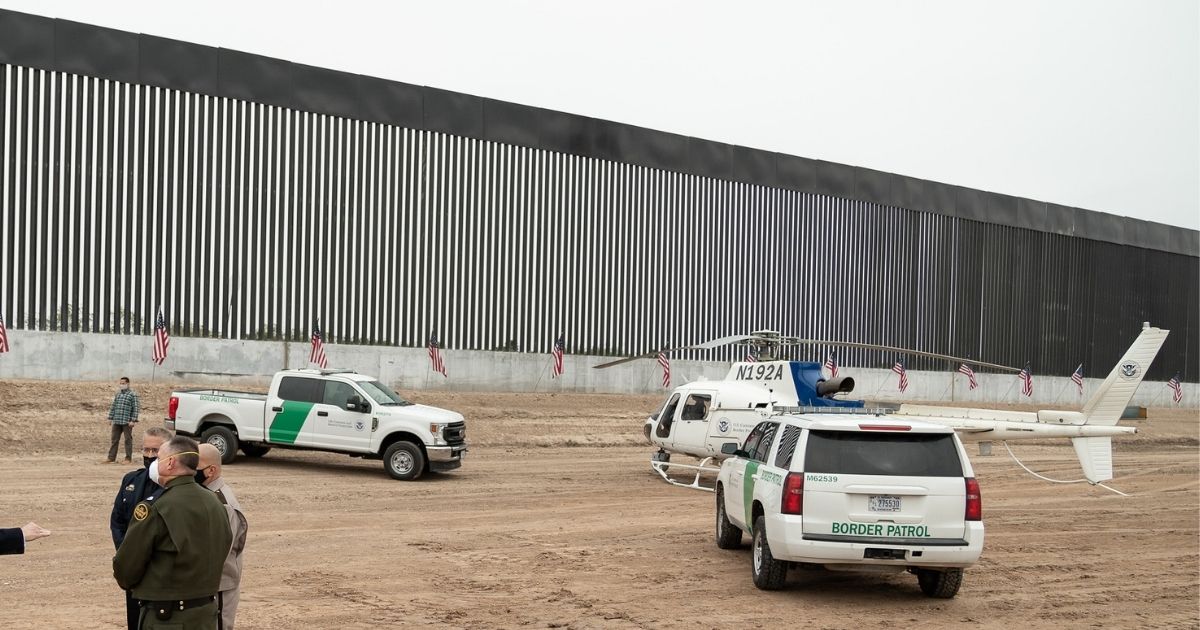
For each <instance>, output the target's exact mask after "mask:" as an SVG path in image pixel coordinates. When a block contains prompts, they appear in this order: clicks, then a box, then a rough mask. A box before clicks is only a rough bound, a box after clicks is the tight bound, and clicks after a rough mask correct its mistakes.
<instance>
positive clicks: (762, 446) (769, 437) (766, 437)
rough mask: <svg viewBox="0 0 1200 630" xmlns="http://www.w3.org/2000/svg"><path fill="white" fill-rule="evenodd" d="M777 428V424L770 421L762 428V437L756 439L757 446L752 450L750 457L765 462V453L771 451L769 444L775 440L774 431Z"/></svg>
mask: <svg viewBox="0 0 1200 630" xmlns="http://www.w3.org/2000/svg"><path fill="white" fill-rule="evenodd" d="M778 428H779V425H778V424H775V423H774V422H771V423H769V424H767V426H766V427H764V428H763V434H762V439H761V440H759V441H758V448H756V449H755V450H754V453H753V454H752V457H754V459H756V460H758V461H760V462H765V461H767V455H768V454H769V453H770V452H771V444H772V443H773V442H774V441H775V431H776V430H777V429H778Z"/></svg>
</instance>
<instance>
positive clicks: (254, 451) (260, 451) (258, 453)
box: [242, 444, 271, 457]
mask: <svg viewBox="0 0 1200 630" xmlns="http://www.w3.org/2000/svg"><path fill="white" fill-rule="evenodd" d="M270 450H271V447H270V446H263V445H262V444H242V452H243V453H245V454H246V457H262V456H263V455H266V454H267V453H268V452H270Z"/></svg>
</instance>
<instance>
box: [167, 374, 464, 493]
mask: <svg viewBox="0 0 1200 630" xmlns="http://www.w3.org/2000/svg"><path fill="white" fill-rule="evenodd" d="M166 426H167V428H168V429H171V430H173V431H175V432H176V433H178V434H180V435H187V436H191V437H197V438H199V439H201V440H203V441H205V442H208V443H209V444H212V445H213V446H215V447H217V450H218V451H220V452H221V461H222V463H225V464H228V463H230V462H232V461H233V459H234V457H235V456H236V455H237V451H238V449H239V448H241V450H242V452H243V453H245V454H246V455H248V456H250V457H262V456H263V455H265V454H266V453H267V451H269V450H271V448H272V447H281V448H297V449H307V450H315V451H331V452H335V453H346V454H347V455H351V456H353V457H364V458H368V459H382V460H383V467H384V469H385V470H387V472H388V474H389V475H391V476H392V477H393V478H395V479H401V480H406V481H408V480H413V479H416V478H418V477H420V476H421V475H422V474H423V473H425V472H426V471H435V472H440V471H446V470H453V469H455V468H458V467H459V466H462V459H463V454H464V453H466V451H467V442H466V423H465V422H464V421H463V417H462V415H461V414H459V413H456V412H453V411H447V410H445V409H438V408H437V407H429V406H426V405H417V404H413V403H410V402H408V401H406V400H404V399H403V398H401V397H400V395H399V394H397V393H396V392H394V391H392V389H391V388H390V387H388V386H387V385H384V384H383V383H380V382H379V381H377V380H375V379H373V378H371V377H369V376H365V375H362V374H357V373H354V372H350V371H345V370H308V369H306V370H283V371H282V372H278V373H276V374H275V377H274V379H272V380H271V390H270V392H268V393H267V394H265V395H264V394H252V393H247V392H236V391H224V390H217V389H197V390H189V391H179V392H172V393H171V401H170V404H169V405H168V407H167V419H166Z"/></svg>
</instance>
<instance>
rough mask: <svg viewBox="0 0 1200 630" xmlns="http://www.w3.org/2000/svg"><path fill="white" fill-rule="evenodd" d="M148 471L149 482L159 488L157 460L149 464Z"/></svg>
mask: <svg viewBox="0 0 1200 630" xmlns="http://www.w3.org/2000/svg"><path fill="white" fill-rule="evenodd" d="M148 470H149V472H150V481H153V482H154V483H156V484H158V485H160V486H161V485H162V483H161V482H160V481H159V477H158V460H157V459H156V460H154V461H152V462H150V468H149V469H148Z"/></svg>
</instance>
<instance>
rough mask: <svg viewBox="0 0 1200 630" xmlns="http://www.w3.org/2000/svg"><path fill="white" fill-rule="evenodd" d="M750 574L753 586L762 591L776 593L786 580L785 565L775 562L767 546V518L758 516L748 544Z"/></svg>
mask: <svg viewBox="0 0 1200 630" xmlns="http://www.w3.org/2000/svg"><path fill="white" fill-rule="evenodd" d="M750 546H751V556H752V557H753V558H752V560H751V562H750V570H751V574H752V575H753V577H754V585H755V586H757V587H758V588H760V589H762V590H764V591H777V590H779V589H781V588H783V582H784V580H786V579H787V563H786V562H783V561H781V560H776V559H775V556H773V555H771V546H770V545H769V544H767V518H766V517H765V516H760V517H758V518H756V519H754V538H753V541H752V542H751V543H750Z"/></svg>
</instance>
